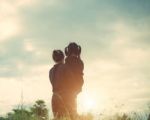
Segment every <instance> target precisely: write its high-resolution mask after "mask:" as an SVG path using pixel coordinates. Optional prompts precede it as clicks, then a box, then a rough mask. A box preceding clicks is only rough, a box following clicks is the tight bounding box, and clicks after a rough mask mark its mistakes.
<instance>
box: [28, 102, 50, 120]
mask: <svg viewBox="0 0 150 120" xmlns="http://www.w3.org/2000/svg"><path fill="white" fill-rule="evenodd" d="M31 112H32V115H33V117H34V118H36V119H37V120H48V109H47V108H46V105H45V102H44V101H43V100H37V101H36V102H35V104H34V105H33V107H31Z"/></svg>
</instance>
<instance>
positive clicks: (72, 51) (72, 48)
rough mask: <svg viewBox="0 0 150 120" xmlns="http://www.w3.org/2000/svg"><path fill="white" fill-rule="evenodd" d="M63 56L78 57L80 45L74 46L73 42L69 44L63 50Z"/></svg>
mask: <svg viewBox="0 0 150 120" xmlns="http://www.w3.org/2000/svg"><path fill="white" fill-rule="evenodd" d="M65 54H66V56H69V55H71V54H74V55H77V56H80V54H81V47H80V45H78V44H76V43H75V42H72V43H70V44H69V45H68V46H67V47H66V48H65Z"/></svg>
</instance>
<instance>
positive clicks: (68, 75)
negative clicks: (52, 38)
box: [49, 43, 84, 119]
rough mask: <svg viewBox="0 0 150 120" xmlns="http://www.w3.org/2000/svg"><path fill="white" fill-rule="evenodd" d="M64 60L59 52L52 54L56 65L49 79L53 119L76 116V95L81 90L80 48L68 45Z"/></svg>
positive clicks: (82, 66)
mask: <svg viewBox="0 0 150 120" xmlns="http://www.w3.org/2000/svg"><path fill="white" fill-rule="evenodd" d="M65 54H66V59H65V63H64V55H63V52H62V51H60V50H55V51H54V52H53V60H54V61H55V62H56V65H54V67H53V68H52V69H51V70H50V73H49V78H50V81H51V84H52V87H53V96H52V110H53V114H54V117H57V118H58V117H59V118H60V117H63V116H67V117H68V116H69V117H70V118H71V119H74V117H76V116H77V104H76V98H77V95H78V94H79V93H80V92H81V90H82V85H83V82H84V81H83V69H84V65H83V62H82V60H81V59H80V54H81V47H80V46H79V45H77V44H76V43H70V44H69V45H68V46H67V47H66V48H65Z"/></svg>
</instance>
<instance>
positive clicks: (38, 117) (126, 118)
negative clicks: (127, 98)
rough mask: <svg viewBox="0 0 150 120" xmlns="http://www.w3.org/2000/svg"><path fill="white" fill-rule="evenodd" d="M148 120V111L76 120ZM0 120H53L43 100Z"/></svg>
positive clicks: (13, 111)
mask: <svg viewBox="0 0 150 120" xmlns="http://www.w3.org/2000/svg"><path fill="white" fill-rule="evenodd" d="M94 119H96V120H150V110H149V112H148V113H147V114H145V113H142V114H139V113H135V112H133V113H131V114H125V113H122V114H119V113H116V114H114V115H105V114H100V115H98V116H94V115H92V114H90V113H88V114H86V115H80V116H79V117H78V118H76V120H94ZM0 120H53V119H52V117H49V113H48V108H47V106H46V104H45V102H44V101H43V100H37V101H36V102H35V103H34V105H32V106H31V107H28V108H25V107H24V106H23V105H20V106H19V107H17V108H14V109H13V110H12V111H11V112H9V113H7V115H6V116H1V117H0ZM60 120H70V119H69V118H62V119H60Z"/></svg>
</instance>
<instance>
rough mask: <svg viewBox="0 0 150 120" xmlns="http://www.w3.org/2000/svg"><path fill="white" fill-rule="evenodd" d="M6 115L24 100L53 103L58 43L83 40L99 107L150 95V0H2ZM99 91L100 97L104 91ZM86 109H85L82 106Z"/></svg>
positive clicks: (1, 107)
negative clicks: (53, 70)
mask: <svg viewBox="0 0 150 120" xmlns="http://www.w3.org/2000/svg"><path fill="white" fill-rule="evenodd" d="M0 13H1V14H0V26H1V28H0V44H1V45H0V71H1V72H0V89H1V90H0V94H1V95H2V96H3V97H1V99H0V114H4V113H6V112H8V111H9V110H11V109H12V108H13V107H14V106H16V105H17V104H18V103H19V102H20V94H21V90H23V92H24V103H25V104H30V103H32V102H34V101H35V100H36V99H39V98H41V99H44V100H45V101H46V102H47V104H48V105H49V106H50V99H51V85H50V84H49V79H48V71H49V69H50V68H51V67H52V66H53V64H54V63H53V61H52V59H51V53H52V50H53V49H58V48H59V49H62V50H63V49H64V47H65V46H66V45H67V44H68V43H69V42H71V41H75V42H77V43H79V44H80V45H81V46H82V50H83V51H82V59H83V61H84V63H85V70H84V73H85V76H84V78H85V85H84V88H83V92H82V93H81V94H80V95H79V109H81V108H82V102H83V96H84V95H86V94H88V95H89V96H91V98H92V99H93V101H97V102H95V103H96V104H97V107H96V108H93V109H94V110H95V111H96V110H97V111H100V110H102V109H104V108H105V107H106V106H110V104H111V101H112V100H113V101H114V104H115V103H118V101H119V104H122V103H123V104H127V107H124V109H125V110H126V109H128V110H129V109H133V108H134V109H135V107H133V108H128V105H131V106H136V107H137V104H138V105H139V106H138V108H140V107H142V108H143V109H145V108H146V107H145V105H147V103H148V102H149V101H150V89H149V88H150V72H149V71H150V65H149V61H150V48H149V47H150V40H149V39H150V22H149V21H150V1H149V0H143V1H142V0H132V1H131V0H126V1H124V0H76V1H74V0H45V1H44V2H43V1H42V0H22V1H20V0H7V1H6V0H2V1H0ZM97 94H99V96H97ZM80 111H86V110H82V109H81V110H80Z"/></svg>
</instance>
